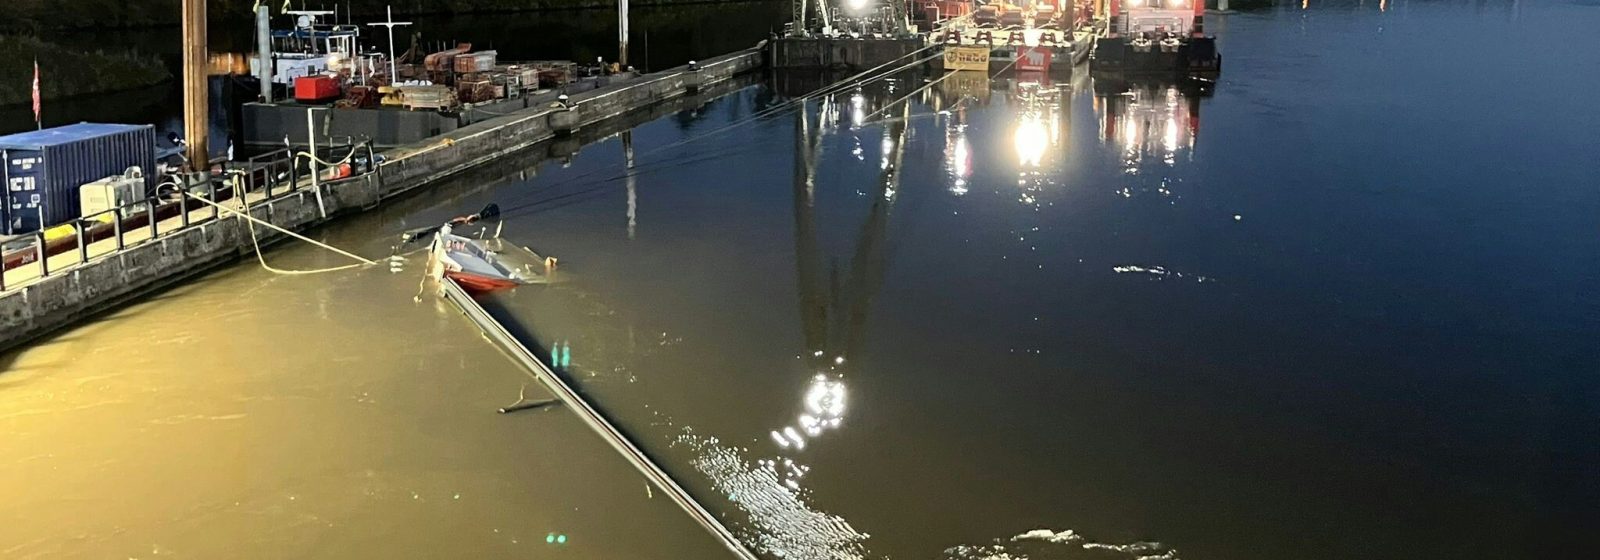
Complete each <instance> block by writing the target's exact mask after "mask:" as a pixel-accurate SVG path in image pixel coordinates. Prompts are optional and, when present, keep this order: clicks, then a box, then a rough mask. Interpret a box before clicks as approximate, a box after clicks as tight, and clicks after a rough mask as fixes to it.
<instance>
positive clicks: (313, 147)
mask: <svg viewBox="0 0 1600 560" xmlns="http://www.w3.org/2000/svg"><path fill="white" fill-rule="evenodd" d="M306 144H307V145H308V146H309V151H310V154H309V155H310V156H311V157H308V158H306V165H307V166H310V167H311V193H312V194H315V195H317V215H319V216H321V217H323V218H326V217H328V207H327V206H325V205H323V203H322V187H321V186H320V185H318V184H317V174H318V173H317V121H316V119H315V118H313V117H312V116H311V108H310V107H306ZM290 161H293V160H290Z"/></svg>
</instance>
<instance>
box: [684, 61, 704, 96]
mask: <svg viewBox="0 0 1600 560" xmlns="http://www.w3.org/2000/svg"><path fill="white" fill-rule="evenodd" d="M683 89H684V90H686V91H688V92H689V93H700V64H699V63H696V62H695V61H693V60H691V61H689V71H687V72H684V73H683Z"/></svg>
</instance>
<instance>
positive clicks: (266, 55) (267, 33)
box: [256, 4, 273, 103]
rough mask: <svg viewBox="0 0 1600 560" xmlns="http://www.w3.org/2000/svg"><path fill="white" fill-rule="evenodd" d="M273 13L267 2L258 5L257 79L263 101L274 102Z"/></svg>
mask: <svg viewBox="0 0 1600 560" xmlns="http://www.w3.org/2000/svg"><path fill="white" fill-rule="evenodd" d="M271 20H272V13H271V11H270V8H268V7H267V5H266V4H262V5H260V6H257V7H256V64H257V66H256V79H257V80H259V81H260V82H261V102H262V103H271V102H272V70H273V68H272V21H271Z"/></svg>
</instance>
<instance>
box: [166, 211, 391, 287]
mask: <svg viewBox="0 0 1600 560" xmlns="http://www.w3.org/2000/svg"><path fill="white" fill-rule="evenodd" d="M184 198H185V199H194V200H198V201H200V202H204V203H206V204H209V205H211V206H212V207H213V208H218V209H221V210H225V211H227V212H228V213H230V214H233V215H235V216H238V217H241V218H244V219H245V223H246V224H247V225H248V228H249V230H250V243H251V245H253V246H254V247H255V250H256V260H257V261H259V262H260V263H261V267H262V268H265V269H267V271H268V272H272V273H275V274H291V275H295V274H321V273H324V272H336V271H340V270H348V269H351V268H356V267H359V266H366V265H372V264H378V262H377V261H374V260H372V259H368V258H366V257H363V256H360V255H357V254H355V253H351V252H349V251H346V250H344V249H340V248H338V247H334V246H332V245H329V244H327V243H323V242H321V241H317V240H315V239H312V238H309V237H306V236H304V235H300V234H298V233H295V232H292V231H289V230H287V229H284V228H281V227H278V226H277V225H274V224H273V223H272V222H268V221H266V220H261V219H258V218H256V217H255V216H251V215H250V214H249V213H247V212H240V211H238V210H234V209H232V208H229V207H227V206H224V205H221V204H217V203H216V202H214V201H211V200H207V199H205V198H201V197H198V196H189V195H187V194H186V195H185V196H184ZM184 211H188V210H187V209H185V210H184ZM258 222H259V223H260V224H261V225H263V226H266V227H269V228H272V229H274V230H277V231H278V232H280V233H283V234H284V235H288V236H290V237H293V238H295V239H299V240H301V241H304V242H306V243H310V244H312V245H315V246H318V247H321V248H323V249H327V250H329V251H333V252H335V253H338V254H340V255H344V256H346V257H350V258H351V259H354V260H355V261H357V263H356V264H350V265H345V266H338V267H333V268H323V269H316V270H282V269H277V268H273V267H272V266H271V265H268V264H267V259H266V257H264V256H263V255H262V254H261V242H260V240H259V239H258V238H257V236H256V226H255V224H256V223H258Z"/></svg>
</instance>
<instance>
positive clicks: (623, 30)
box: [617, 0, 628, 70]
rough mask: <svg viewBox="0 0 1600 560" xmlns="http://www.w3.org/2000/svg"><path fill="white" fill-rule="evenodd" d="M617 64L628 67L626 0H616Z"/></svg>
mask: <svg viewBox="0 0 1600 560" xmlns="http://www.w3.org/2000/svg"><path fill="white" fill-rule="evenodd" d="M617 66H620V67H622V69H623V70H627V69H628V0H617Z"/></svg>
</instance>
